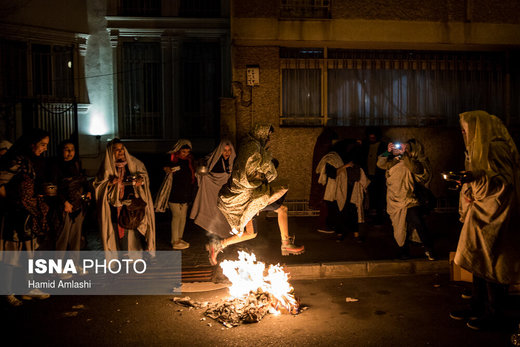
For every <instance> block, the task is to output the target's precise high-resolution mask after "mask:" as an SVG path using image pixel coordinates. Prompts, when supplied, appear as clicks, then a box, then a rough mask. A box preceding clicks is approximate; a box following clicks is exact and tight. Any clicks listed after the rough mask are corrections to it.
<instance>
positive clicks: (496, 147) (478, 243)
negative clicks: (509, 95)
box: [450, 111, 520, 330]
mask: <svg viewBox="0 0 520 347" xmlns="http://www.w3.org/2000/svg"><path fill="white" fill-rule="evenodd" d="M459 117H460V125H461V128H462V129H461V130H462V136H463V137H464V144H465V146H466V162H465V168H466V171H465V172H463V173H462V175H461V179H460V181H459V182H458V183H460V184H462V189H461V192H460V200H459V212H460V221H461V222H463V223H464V224H463V226H462V230H461V233H460V237H459V243H458V246H457V252H456V254H455V259H454V261H455V264H457V265H459V266H460V267H462V268H464V269H466V270H468V271H470V272H472V273H473V291H472V296H471V306H470V307H471V308H470V309H469V310H459V311H452V312H451V313H450V316H451V318H453V319H457V320H463V319H467V320H468V322H467V326H468V327H469V328H471V329H474V330H480V329H484V328H487V327H490V326H491V325H492V324H497V323H500V322H501V321H500V319H501V318H503V317H504V316H503V311H502V310H503V309H504V307H505V300H506V296H507V292H508V286H509V284H513V283H520V256H519V253H518V249H519V246H520V233H519V230H518V225H519V223H520V155H519V153H518V149H517V147H516V145H515V143H514V141H513V139H512V138H511V136H510V135H509V133H508V131H507V129H506V127H505V126H504V125H503V124H502V121H501V120H500V119H498V118H497V117H495V116H493V115H490V114H488V113H487V112H485V111H471V112H466V113H462V114H460V116H459Z"/></svg>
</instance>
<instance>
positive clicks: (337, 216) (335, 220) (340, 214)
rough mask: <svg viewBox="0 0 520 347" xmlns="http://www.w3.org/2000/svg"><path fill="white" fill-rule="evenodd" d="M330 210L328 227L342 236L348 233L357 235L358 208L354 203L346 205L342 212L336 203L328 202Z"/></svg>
mask: <svg viewBox="0 0 520 347" xmlns="http://www.w3.org/2000/svg"><path fill="white" fill-rule="evenodd" d="M327 205H328V208H329V218H328V222H327V224H328V225H331V226H333V229H334V230H335V231H336V232H337V233H338V234H341V235H345V234H346V233H347V232H351V233H356V232H358V231H359V225H358V215H357V207H356V205H354V204H352V203H345V206H344V207H343V210H342V211H340V210H339V208H338V204H337V203H336V201H327Z"/></svg>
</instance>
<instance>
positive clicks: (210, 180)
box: [190, 140, 236, 238]
mask: <svg viewBox="0 0 520 347" xmlns="http://www.w3.org/2000/svg"><path fill="white" fill-rule="evenodd" d="M235 157H236V153H235V148H234V147H233V144H232V143H231V142H230V141H229V140H222V141H221V142H220V144H219V145H218V147H217V148H215V150H214V151H213V152H211V153H210V154H209V155H208V156H207V157H206V158H205V163H206V165H205V167H206V169H207V173H206V172H197V173H196V174H195V175H196V177H197V180H198V183H199V189H198V191H197V196H196V197H195V201H194V202H193V206H192V208H191V214H190V218H191V219H193V220H194V222H195V224H197V225H198V226H200V227H201V228H203V229H204V230H206V231H207V232H209V233H211V234H213V235H216V236H219V237H221V238H225V237H227V236H229V235H230V233H231V227H230V226H229V223H228V222H227V220H226V219H225V218H224V216H223V215H222V212H220V210H219V209H218V208H217V200H218V192H219V190H220V188H222V186H223V185H224V184H225V183H226V182H227V181H228V179H229V176H230V175H231V170H232V168H233V161H234V160H235Z"/></svg>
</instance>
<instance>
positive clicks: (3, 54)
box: [0, 40, 27, 98]
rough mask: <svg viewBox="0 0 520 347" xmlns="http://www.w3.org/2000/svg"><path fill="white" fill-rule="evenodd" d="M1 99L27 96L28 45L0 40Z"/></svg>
mask: <svg viewBox="0 0 520 347" xmlns="http://www.w3.org/2000/svg"><path fill="white" fill-rule="evenodd" d="M0 82H1V84H0V97H2V98H22V97H25V96H27V44H26V43H25V42H17V41H8V40H0Z"/></svg>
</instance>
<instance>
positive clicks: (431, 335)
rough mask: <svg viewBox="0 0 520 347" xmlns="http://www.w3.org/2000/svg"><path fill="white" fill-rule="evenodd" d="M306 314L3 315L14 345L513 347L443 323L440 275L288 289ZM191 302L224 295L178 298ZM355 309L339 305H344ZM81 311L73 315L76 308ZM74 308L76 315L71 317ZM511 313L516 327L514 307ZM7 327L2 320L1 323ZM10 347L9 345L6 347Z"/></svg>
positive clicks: (451, 296)
mask: <svg viewBox="0 0 520 347" xmlns="http://www.w3.org/2000/svg"><path fill="white" fill-rule="evenodd" d="M292 284H293V286H294V288H295V293H296V295H297V296H299V297H300V298H301V301H302V304H304V305H307V306H309V309H308V310H306V311H304V312H303V313H301V314H299V315H297V316H290V315H280V316H273V315H267V316H266V317H265V318H264V319H263V320H262V321H261V322H259V323H255V324H248V325H240V326H238V327H236V328H224V327H223V326H222V325H221V324H219V323H217V322H215V321H213V320H211V319H209V318H206V319H205V320H204V318H205V317H204V315H203V310H201V309H191V310H190V309H188V308H186V307H183V306H179V305H177V304H175V303H173V302H172V297H170V296H141V297H136V296H89V297H79V296H55V297H51V298H50V299H48V300H45V301H40V302H26V303H25V304H24V305H23V306H22V307H19V308H8V309H4V311H3V317H4V319H3V321H4V323H3V329H2V330H3V331H4V332H5V333H8V334H9V335H11V336H14V337H15V339H16V345H21V344H24V345H29V344H32V345H35V344H36V345H42V346H44V345H54V346H65V345H72V344H73V345H84V346H87V345H88V346H135V345H147V346H165V345H172V346H266V345H275V346H297V345H302V346H385V347H386V346H510V343H509V339H510V336H511V333H512V332H513V331H515V328H514V327H512V326H502V327H501V328H500V329H498V330H496V331H482V332H476V331H473V330H471V329H469V328H467V327H466V326H465V323H464V322H461V321H454V320H452V319H450V318H449V317H448V312H449V310H450V309H452V308H453V307H457V306H458V305H459V304H462V303H463V301H464V300H463V299H461V298H460V293H461V290H462V287H461V286H460V285H457V284H454V283H453V282H449V281H448V278H447V277H446V276H435V275H415V276H401V277H380V278H356V279H324V280H305V281H293V283H292ZM184 295H189V296H190V297H191V298H192V299H194V300H197V301H212V302H214V301H216V300H218V299H220V298H224V297H227V289H220V290H215V291H209V292H198V293H184ZM347 297H350V298H353V299H358V300H359V301H358V302H346V298H347ZM77 305H80V306H77ZM74 307H76V308H74ZM510 307H511V311H510V312H509V314H510V315H511V316H512V317H513V318H514V319H515V321H516V322H517V321H518V320H519V319H520V316H519V315H518V313H519V312H520V311H519V310H518V307H519V305H518V302H512V304H511V305H510ZM6 318H7V319H6ZM13 345H14V344H13Z"/></svg>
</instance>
